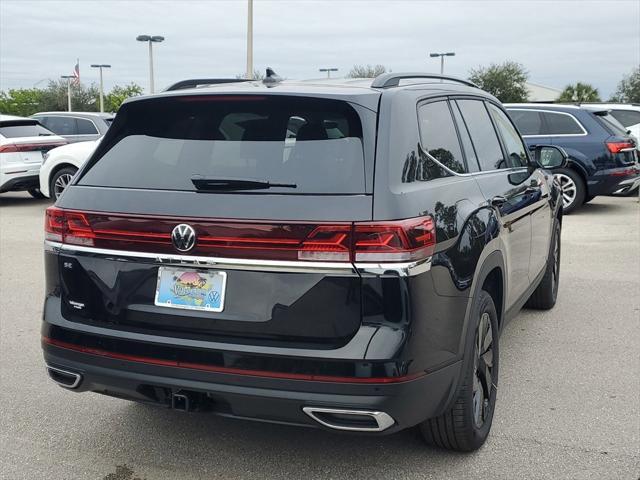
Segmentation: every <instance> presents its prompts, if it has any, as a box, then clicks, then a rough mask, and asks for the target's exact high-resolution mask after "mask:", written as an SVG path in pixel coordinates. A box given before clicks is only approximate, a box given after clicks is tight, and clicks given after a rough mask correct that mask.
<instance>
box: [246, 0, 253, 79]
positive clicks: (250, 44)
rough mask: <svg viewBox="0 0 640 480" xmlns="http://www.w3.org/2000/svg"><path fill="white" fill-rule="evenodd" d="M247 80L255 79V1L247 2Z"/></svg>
mask: <svg viewBox="0 0 640 480" xmlns="http://www.w3.org/2000/svg"><path fill="white" fill-rule="evenodd" d="M247 2H248V3H247V75H246V76H247V79H248V80H252V79H253V0H247Z"/></svg>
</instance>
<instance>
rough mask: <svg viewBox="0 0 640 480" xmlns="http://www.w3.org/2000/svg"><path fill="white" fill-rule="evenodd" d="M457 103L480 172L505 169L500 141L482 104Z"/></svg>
mask: <svg viewBox="0 0 640 480" xmlns="http://www.w3.org/2000/svg"><path fill="white" fill-rule="evenodd" d="M457 102H458V105H459V106H460V111H461V112H462V116H463V117H464V121H465V123H466V125H467V128H468V129H469V134H470V135H471V141H472V142H473V146H474V147H475V150H476V154H477V155H478V162H479V163H480V168H481V169H482V170H497V169H500V168H507V164H506V162H505V160H504V156H503V155H502V148H501V147H500V141H499V140H498V136H497V135H496V131H495V129H494V128H493V123H491V118H489V113H488V112H487V109H486V108H485V106H484V102H482V101H479V100H458V101H457Z"/></svg>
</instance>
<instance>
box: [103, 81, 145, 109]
mask: <svg viewBox="0 0 640 480" xmlns="http://www.w3.org/2000/svg"><path fill="white" fill-rule="evenodd" d="M139 95H142V87H141V86H140V85H138V84H136V83H133V82H132V83H130V84H129V85H125V86H124V87H121V86H119V85H116V86H114V87H113V88H112V89H111V91H110V92H109V93H107V95H106V97H105V99H104V109H105V111H107V112H116V111H118V108H120V105H122V102H124V101H125V100H126V99H127V98H129V97H137V96H139Z"/></svg>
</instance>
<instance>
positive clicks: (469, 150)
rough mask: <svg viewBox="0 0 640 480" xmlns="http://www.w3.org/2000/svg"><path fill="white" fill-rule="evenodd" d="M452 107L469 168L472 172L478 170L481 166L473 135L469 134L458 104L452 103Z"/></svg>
mask: <svg viewBox="0 0 640 480" xmlns="http://www.w3.org/2000/svg"><path fill="white" fill-rule="evenodd" d="M451 109H452V110H453V118H454V119H455V121H456V124H457V125H458V133H459V134H460V140H462V148H463V149H464V155H465V158H466V159H467V168H468V170H469V171H470V172H477V171H478V170H480V166H479V165H478V157H477V156H476V151H475V149H474V148H473V144H472V143H471V136H470V135H469V130H468V129H467V125H466V124H465V122H464V119H463V118H462V115H461V114H460V109H459V108H458V105H457V104H456V103H455V102H453V103H451Z"/></svg>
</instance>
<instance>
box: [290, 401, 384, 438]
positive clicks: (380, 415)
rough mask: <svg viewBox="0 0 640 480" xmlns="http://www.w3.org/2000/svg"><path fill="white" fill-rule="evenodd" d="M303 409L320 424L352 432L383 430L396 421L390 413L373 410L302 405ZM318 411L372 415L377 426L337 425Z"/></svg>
mask: <svg viewBox="0 0 640 480" xmlns="http://www.w3.org/2000/svg"><path fill="white" fill-rule="evenodd" d="M302 411H303V412H304V413H306V414H307V415H309V416H310V417H311V418H312V419H314V420H315V421H316V422H318V423H319V424H321V425H324V426H325V427H328V428H331V429H333V430H346V431H350V432H382V431H383V430H386V429H387V428H389V427H390V426H391V425H393V424H394V423H396V422H395V420H394V419H393V418H392V417H391V415H389V414H388V413H386V412H378V411H371V410H344V409H340V408H321V407H302ZM316 413H329V414H332V413H333V414H336V415H360V416H365V417H371V418H372V419H373V420H374V421H375V422H376V425H377V427H348V426H344V425H335V424H332V423H329V422H327V421H326V420H322V419H320V418H319V417H318V416H316Z"/></svg>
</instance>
